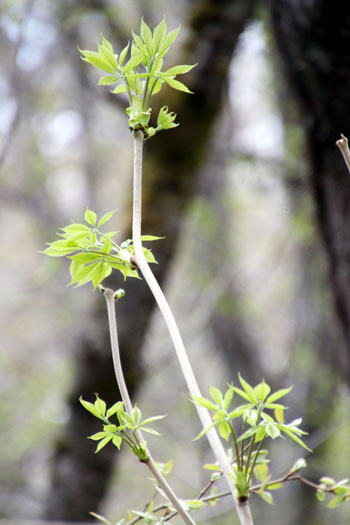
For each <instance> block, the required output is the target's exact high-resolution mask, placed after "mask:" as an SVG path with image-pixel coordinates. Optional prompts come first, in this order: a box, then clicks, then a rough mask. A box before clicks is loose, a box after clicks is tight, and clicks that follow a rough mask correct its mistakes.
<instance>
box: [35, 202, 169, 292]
mask: <svg viewBox="0 0 350 525" xmlns="http://www.w3.org/2000/svg"><path fill="white" fill-rule="evenodd" d="M115 211H116V210H113V211H110V212H108V213H105V214H104V215H103V216H102V217H101V218H100V219H99V220H98V219H97V215H96V213H95V212H94V211H92V210H90V209H89V208H87V209H86V211H85V214H84V219H85V221H86V224H80V223H72V224H69V225H68V226H65V227H64V228H61V231H62V233H58V235H59V237H61V239H60V240H58V241H54V242H51V243H48V248H46V249H45V250H44V251H43V253H45V254H46V255H49V256H50V257H68V258H69V259H70V260H71V264H70V275H71V281H70V283H69V284H68V286H70V285H73V284H74V285H75V287H78V286H82V285H84V284H86V283H88V282H90V281H91V282H92V284H93V287H94V289H95V288H96V287H97V286H98V285H99V284H100V283H101V282H102V281H103V279H105V278H106V277H108V276H109V275H110V274H111V273H112V270H119V271H120V272H121V273H122V275H123V277H124V280H125V279H126V278H127V277H136V278H140V277H139V274H138V272H137V264H136V260H135V249H134V246H133V243H132V241H131V240H130V239H128V240H126V241H124V242H122V243H121V244H120V245H118V244H117V243H116V242H115V241H114V240H113V237H115V235H116V234H117V233H118V232H108V233H103V232H102V231H101V230H100V228H101V226H103V225H104V224H105V223H106V222H108V221H109V220H110V219H111V218H112V217H113V215H114V213H115ZM160 238H161V237H155V236H152V235H145V236H143V237H142V239H143V240H144V241H154V240H157V239H160ZM143 251H144V254H145V257H146V260H147V262H149V263H157V261H156V260H155V258H154V256H153V254H152V251H151V250H149V249H147V248H143Z"/></svg>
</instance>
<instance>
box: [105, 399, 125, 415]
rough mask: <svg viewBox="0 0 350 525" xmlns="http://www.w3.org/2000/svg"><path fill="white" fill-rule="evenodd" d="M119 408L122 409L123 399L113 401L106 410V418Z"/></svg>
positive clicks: (115, 412)
mask: <svg viewBox="0 0 350 525" xmlns="http://www.w3.org/2000/svg"><path fill="white" fill-rule="evenodd" d="M121 410H124V403H123V401H118V402H117V403H114V405H113V406H111V407H110V408H109V409H108V410H107V414H106V415H107V418H110V417H112V416H114V414H117V412H119V411H121Z"/></svg>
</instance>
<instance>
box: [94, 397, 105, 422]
mask: <svg viewBox="0 0 350 525" xmlns="http://www.w3.org/2000/svg"><path fill="white" fill-rule="evenodd" d="M94 406H95V408H96V410H97V413H98V414H99V415H100V416H101V419H104V417H105V415H106V403H105V402H104V401H103V399H101V398H100V397H98V396H96V401H95V403H94Z"/></svg>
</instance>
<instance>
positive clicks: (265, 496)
mask: <svg viewBox="0 0 350 525" xmlns="http://www.w3.org/2000/svg"><path fill="white" fill-rule="evenodd" d="M258 494H259V496H260V498H261V499H263V500H264V501H266V503H268V504H269V505H273V497H272V494H270V493H269V492H266V491H264V490H263V491H262V492H258Z"/></svg>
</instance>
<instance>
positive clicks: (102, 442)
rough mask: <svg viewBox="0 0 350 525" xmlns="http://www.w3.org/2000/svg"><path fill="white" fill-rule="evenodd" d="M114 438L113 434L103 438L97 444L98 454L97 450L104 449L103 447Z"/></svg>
mask: <svg viewBox="0 0 350 525" xmlns="http://www.w3.org/2000/svg"><path fill="white" fill-rule="evenodd" d="M112 439H113V436H107V437H105V438H104V439H102V441H100V442H99V444H98V445H97V448H96V450H95V454H97V452H100V450H101V449H103V447H105V446H106V445H107V443H109V442H110V441H111V440H112Z"/></svg>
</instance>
